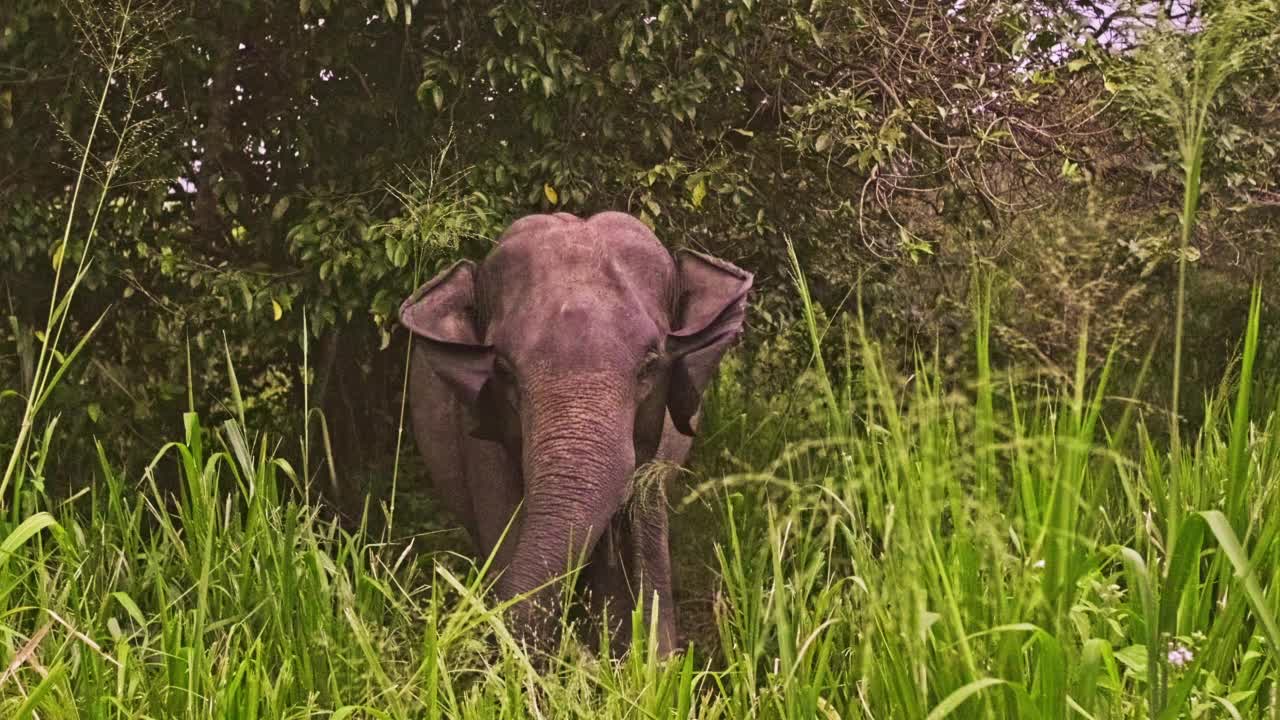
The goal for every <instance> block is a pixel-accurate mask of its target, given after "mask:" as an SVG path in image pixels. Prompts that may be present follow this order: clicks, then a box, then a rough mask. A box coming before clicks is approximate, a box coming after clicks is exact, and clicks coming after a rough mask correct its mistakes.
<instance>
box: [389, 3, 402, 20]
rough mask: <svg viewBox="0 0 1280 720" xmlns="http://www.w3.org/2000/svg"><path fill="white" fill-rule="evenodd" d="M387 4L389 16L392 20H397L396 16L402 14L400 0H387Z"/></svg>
mask: <svg viewBox="0 0 1280 720" xmlns="http://www.w3.org/2000/svg"><path fill="white" fill-rule="evenodd" d="M386 6H387V16H388V17H390V18H391V19H392V20H395V19H396V16H398V15H399V14H400V3H399V1H398V0H387V1H386Z"/></svg>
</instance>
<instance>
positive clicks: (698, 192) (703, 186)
mask: <svg viewBox="0 0 1280 720" xmlns="http://www.w3.org/2000/svg"><path fill="white" fill-rule="evenodd" d="M706 196H707V181H706V180H705V179H704V180H699V181H698V184H697V185H694V186H693V206H694V207H696V208H700V207H702V200H703V198H705V197H706Z"/></svg>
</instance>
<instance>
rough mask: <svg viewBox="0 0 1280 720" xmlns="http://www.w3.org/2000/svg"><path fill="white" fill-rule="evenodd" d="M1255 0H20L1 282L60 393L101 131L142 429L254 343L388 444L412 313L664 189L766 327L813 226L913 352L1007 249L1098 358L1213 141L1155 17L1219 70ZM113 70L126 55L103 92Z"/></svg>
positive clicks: (133, 407)
mask: <svg viewBox="0 0 1280 720" xmlns="http://www.w3.org/2000/svg"><path fill="white" fill-rule="evenodd" d="M1220 5H1225V4H1223V3H1215V2H1203V3H1191V2H1186V1H1183V0H1169V2H1167V3H1164V4H1161V3H1149V2H1132V3H1130V2H1108V3H1101V2H1092V0H1031V1H1028V2H1009V1H1008V0H971V1H967V2H956V1H954V0H910V1H908V2H901V3H898V2H894V3H886V2H879V1H878V0H852V1H849V2H823V1H821V0H774V1H765V0H732V1H730V0H725V1H721V2H712V1H711V0H670V1H660V0H658V1H644V2H622V3H603V2H593V1H591V0H578V1H574V2H561V3H539V2H532V1H530V0H503V1H496V2H457V1H456V0H422V1H420V2H419V1H418V0H366V1H358V2H341V1H338V0H284V1H280V2H264V1H261V0H259V1H256V2H255V1H253V0H235V1H231V2H221V3H197V2H190V1H188V0H174V1H173V2H167V3H161V2H146V1H144V0H111V2H99V1H97V0H84V2H81V3H68V4H60V3H50V2H47V1H45V0H11V2H8V3H6V4H5V6H4V8H3V9H0V288H3V292H4V300H5V303H6V312H5V314H6V315H8V316H9V322H8V323H7V328H6V330H7V332H8V333H10V334H11V340H12V341H13V343H12V345H10V347H15V348H17V349H18V350H17V352H16V353H12V354H0V372H3V373H6V374H10V375H11V376H13V377H15V378H18V379H19V382H17V383H15V385H19V386H21V385H22V382H21V379H22V378H23V377H24V376H25V375H26V374H29V372H30V362H31V361H30V348H31V347H32V340H33V335H32V334H33V332H34V328H36V327H39V322H38V321H39V319H41V318H43V317H44V316H45V315H46V314H47V313H48V311H49V306H48V303H49V297H50V292H49V290H50V287H51V285H52V283H53V278H54V276H55V271H56V270H57V268H58V266H59V264H60V263H62V262H66V259H67V258H72V257H78V256H79V254H80V252H81V251H82V250H83V248H84V247H85V244H86V242H87V241H88V240H89V238H88V237H87V236H86V235H84V234H80V233H75V232H73V233H72V234H71V235H70V237H71V242H70V243H69V244H68V245H67V246H65V247H64V246H63V245H62V242H61V239H62V237H63V232H62V231H63V224H64V223H65V221H66V217H67V210H68V207H69V203H70V202H71V198H70V196H69V187H70V177H71V176H72V175H73V174H74V171H75V169H76V168H77V167H78V165H79V163H80V160H81V158H82V157H84V156H85V155H86V154H87V157H88V165H87V167H88V168H89V170H90V171H91V173H92V177H94V178H96V179H97V180H98V181H99V182H103V181H106V180H107V178H110V182H111V183H112V184H113V185H114V187H112V188H111V190H110V192H109V193H108V194H107V197H108V201H107V202H106V204H105V205H104V206H102V207H101V208H100V210H99V209H95V208H94V207H85V206H81V207H78V208H77V210H76V213H75V216H74V217H75V226H76V227H88V225H89V222H90V217H91V214H92V213H95V212H100V216H99V217H100V224H99V225H98V228H97V234H96V237H94V238H93V240H92V242H93V248H92V251H91V253H90V257H91V258H92V262H91V265H90V269H89V271H88V272H87V274H86V275H85V278H84V280H83V289H82V294H81V296H80V297H79V298H78V299H77V302H76V304H75V306H74V307H72V308H71V310H70V312H71V313H72V315H73V317H74V320H75V323H76V326H77V327H78V328H79V329H80V330H81V331H83V330H84V329H86V328H88V327H89V326H90V325H91V324H92V323H93V322H95V321H96V320H97V319H98V317H99V316H103V317H104V320H103V324H102V326H101V328H100V329H99V330H98V332H97V334H96V337H95V340H94V342H93V344H92V347H91V348H90V349H89V350H88V351H87V353H88V355H87V357H88V360H87V361H86V362H83V363H82V364H81V365H80V366H78V368H77V369H76V371H75V372H76V379H77V381H78V384H79V385H80V386H83V385H86V384H87V385H91V386H92V387H93V388H94V389H95V393H94V394H93V397H92V399H90V398H89V397H88V396H87V395H85V394H83V393H80V392H77V391H76V387H77V384H70V385H67V384H64V388H63V389H61V390H60V391H59V397H58V398H57V400H56V402H57V403H60V405H61V407H62V409H63V410H64V414H65V419H64V422H68V423H74V424H75V425H77V426H80V427H82V428H83V429H85V431H86V432H85V433H83V435H84V436H86V437H88V436H97V437H100V438H103V439H106V440H109V441H110V442H111V443H113V444H114V445H115V446H116V447H118V448H122V449H127V448H128V447H129V446H130V443H131V438H133V437H135V436H138V435H140V434H142V433H143V432H144V429H145V428H146V427H147V424H148V423H149V422H152V421H154V420H155V419H156V418H157V417H159V416H172V414H173V413H176V412H178V411H180V410H181V409H183V408H185V407H187V406H188V405H189V404H193V403H194V404H196V405H200V406H202V407H208V406H215V407H216V406H217V405H218V404H219V403H220V402H221V401H222V398H221V397H220V395H219V393H220V392H221V389H222V388H225V387H226V386H227V385H226V382H225V379H224V376H225V372H226V371H225V367H226V363H225V357H224V347H225V353H226V354H227V355H229V356H230V358H231V361H232V364H233V365H234V366H235V368H236V370H237V373H238V374H239V376H240V382H241V383H242V384H243V385H244V388H245V390H244V393H245V398H246V404H247V406H248V408H249V409H250V411H252V412H261V413H266V414H270V415H278V414H282V413H283V412H284V411H285V409H286V408H287V407H291V406H296V405H297V404H298V403H297V402H296V400H297V398H298V397H299V395H300V394H301V392H302V383H301V382H300V379H301V378H302V374H301V372H300V366H301V365H302V363H303V357H304V352H306V353H307V356H306V357H307V364H308V365H309V368H310V373H311V374H310V376H309V377H310V382H311V385H310V392H311V395H312V399H313V402H314V403H315V404H316V406H318V407H321V408H323V409H324V410H325V413H326V415H327V416H328V417H329V420H330V423H331V424H332V425H333V426H334V435H335V438H336V441H337V446H338V451H339V455H340V457H341V458H343V460H344V461H347V462H351V463H356V464H359V463H365V462H368V461H370V460H372V459H374V458H375V457H377V456H378V454H379V453H383V452H385V451H386V450H387V449H388V448H389V447H391V446H393V444H394V441H395V438H394V427H395V424H396V421H397V419H398V412H399V403H398V393H399V391H400V388H401V383H402V379H403V359H404V353H403V348H404V345H403V342H401V341H398V340H397V338H400V340H403V335H402V334H398V333H401V332H402V331H398V330H397V329H396V326H395V322H394V320H395V318H394V313H395V308H396V307H397V306H398V304H399V302H400V300H401V299H402V298H403V297H404V296H405V295H406V294H407V293H409V292H410V291H411V290H412V289H413V288H414V287H415V285H416V284H417V283H419V282H421V281H422V280H424V279H425V278H426V277H427V276H429V275H430V274H431V273H432V272H434V271H435V270H436V269H437V268H439V267H440V266H442V265H443V264H444V263H446V262H449V261H451V260H452V259H454V258H456V257H458V256H459V255H472V256H476V255H480V254H483V252H485V250H486V248H487V247H488V244H489V243H490V242H491V241H492V240H493V239H494V238H496V237H497V235H498V233H499V232H500V231H501V229H502V228H503V227H504V226H505V225H506V224H507V223H509V222H510V221H511V220H513V219H514V218H516V217H518V216H520V215H523V214H526V213H530V212H538V211H547V210H552V209H555V210H563V211H568V212H573V213H578V214H590V213H592V212H596V211H600V210H605V209H617V210H623V211H627V212H631V213H634V214H636V215H637V216H639V217H640V218H641V219H643V220H644V221H645V222H646V223H648V224H650V225H651V226H653V227H654V229H655V231H656V232H657V234H658V236H659V237H660V238H661V239H662V240H663V241H664V242H666V243H668V244H669V245H671V246H673V247H674V246H690V247H696V248H699V249H704V250H707V251H710V252H713V253H716V254H719V255H721V256H724V257H726V258H728V259H731V260H733V261H734V262H736V263H738V264H740V265H742V266H744V267H748V268H751V269H752V270H753V271H755V272H756V273H757V276H758V278H759V284H760V286H761V288H762V290H761V292H760V293H759V295H758V297H757V298H756V300H755V301H754V302H755V308H756V309H755V310H754V311H753V314H752V319H751V323H752V325H753V329H754V334H755V336H756V337H757V338H763V337H768V336H769V335H770V334H772V333H774V332H775V331H777V330H778V329H779V328H782V327H785V326H786V325H787V324H788V323H789V318H790V317H792V308H793V305H794V300H793V299H792V294H791V293H790V291H789V288H790V279H789V277H788V273H787V272H786V269H785V268H786V257H787V243H788V242H790V243H792V244H793V245H794V247H795V251H796V254H797V256H798V258H799V260H800V263H801V265H802V266H803V268H804V269H805V272H806V274H807V275H808V276H809V281H810V283H811V285H812V286H813V289H814V293H815V297H816V298H817V300H818V301H819V302H820V304H822V305H823V306H824V307H825V308H826V310H827V311H828V312H829V313H836V312H838V311H840V310H841V309H844V310H848V309H850V308H853V307H854V305H855V302H856V301H855V300H854V299H853V295H854V294H855V289H858V288H860V292H858V293H857V295H858V297H859V298H860V301H861V303H862V304H863V306H864V308H865V309H866V311H867V313H868V318H869V321H870V322H871V323H872V324H873V326H874V327H875V328H876V330H877V332H880V333H882V335H883V337H885V338H886V339H888V340H890V341H892V342H896V343H898V344H899V345H900V346H901V347H902V348H903V349H904V353H905V354H906V355H907V356H908V357H909V354H910V350H911V348H912V347H913V346H914V345H916V344H919V345H921V346H924V347H932V346H934V344H935V343H939V342H940V343H941V344H942V346H943V347H945V342H946V339H947V338H951V337H955V333H956V331H957V329H959V328H960V327H962V326H963V325H964V324H965V323H967V322H968V317H969V313H968V310H967V302H968V298H969V286H970V282H971V276H972V271H973V269H974V268H977V267H982V268H987V269H990V270H993V271H995V272H997V273H998V274H999V275H1000V277H1002V278H1004V284H1005V285H1006V286H1007V292H1006V293H1004V294H1003V295H1002V297H1003V298H1004V301H1003V302H1002V303H1001V304H1000V305H999V309H998V317H997V322H998V324H999V325H1000V333H999V337H1000V338H1001V340H1002V347H1003V348H1004V350H1005V351H1007V352H1010V353H1024V354H1028V355H1031V356H1033V357H1035V358H1037V359H1038V360H1039V361H1042V362H1043V364H1044V366H1045V367H1047V368H1053V367H1054V366H1055V365H1056V364H1059V363H1061V362H1062V358H1063V353H1064V352H1065V353H1067V354H1069V353H1070V352H1071V351H1072V350H1073V349H1074V347H1075V343H1076V334H1077V333H1078V331H1079V330H1080V327H1081V323H1082V322H1084V321H1085V320H1086V319H1088V320H1089V322H1090V325H1091V334H1090V338H1091V340H1092V341H1093V343H1094V345H1093V347H1094V349H1095V352H1098V353H1105V352H1106V351H1107V350H1108V349H1109V347H1111V346H1112V344H1114V343H1119V344H1120V346H1121V347H1122V348H1129V349H1137V350H1136V351H1137V352H1140V351H1141V350H1142V349H1145V345H1144V343H1145V342H1146V341H1148V340H1149V339H1150V338H1152V337H1154V336H1155V334H1156V333H1157V331H1158V330H1159V327H1158V326H1159V325H1160V324H1161V322H1163V320H1162V319H1161V315H1160V313H1159V311H1158V309H1159V308H1167V307H1168V303H1169V301H1168V300H1167V298H1168V297H1169V293H1168V292H1167V290H1168V288H1169V285H1170V283H1171V282H1172V277H1173V273H1172V268H1173V265H1174V261H1175V260H1176V259H1177V258H1178V257H1179V253H1180V252H1181V251H1180V250H1179V246H1178V231H1177V219H1176V217H1174V216H1173V215H1172V214H1171V213H1170V212H1169V210H1168V209H1169V208H1170V207H1175V206H1176V205H1177V198H1178V197H1179V195H1180V193H1181V185H1180V165H1179V163H1180V160H1179V154H1178V148H1177V141H1176V138H1174V137H1172V136H1171V135H1170V133H1168V132H1167V131H1166V125H1167V124H1166V122H1165V121H1166V119H1167V118H1164V117H1162V116H1161V112H1160V109H1159V107H1158V106H1153V105H1152V104H1150V103H1144V102H1142V101H1140V100H1135V97H1137V96H1136V95H1135V94H1134V93H1133V92H1132V90H1134V89H1135V88H1134V87H1133V86H1132V81H1133V80H1132V79H1133V78H1134V77H1136V76H1135V75H1133V74H1132V73H1130V72H1127V69H1128V68H1131V66H1132V65H1133V64H1134V63H1135V62H1144V60H1138V59H1136V58H1138V56H1139V55H1141V53H1140V52H1139V51H1140V50H1141V49H1142V48H1143V46H1144V44H1145V42H1146V41H1145V40H1144V38H1145V37H1147V35H1146V34H1145V33H1147V32H1148V30H1147V28H1148V27H1149V26H1150V27H1155V28H1156V32H1159V33H1163V36H1165V37H1172V38H1173V41H1172V42H1171V44H1170V45H1169V48H1168V53H1169V55H1168V57H1166V58H1165V60H1166V61H1167V62H1168V63H1170V65H1171V69H1170V72H1171V73H1176V72H1179V71H1181V70H1182V69H1185V67H1186V66H1185V65H1181V66H1180V65H1179V63H1180V62H1184V61H1186V58H1187V56H1186V55H1185V53H1187V52H1188V50H1187V48H1189V47H1190V45H1191V44H1192V43H1193V42H1194V40H1195V36H1196V34H1197V33H1198V32H1199V31H1200V29H1201V28H1202V27H1204V25H1205V23H1206V22H1211V21H1212V18H1213V17H1214V16H1215V13H1218V12H1220V11H1221V8H1220V7H1219V6H1220ZM1157 6H1159V7H1157ZM1260 17H1262V16H1260ZM1265 17H1266V18H1268V19H1269V20H1268V21H1267V22H1261V23H1259V24H1258V27H1257V28H1256V29H1255V30H1254V31H1251V35H1250V37H1251V38H1252V39H1253V40H1256V41H1257V44H1258V45H1257V46H1258V52H1257V53H1256V54H1255V55H1254V56H1253V57H1252V58H1251V59H1250V60H1249V61H1248V63H1247V64H1246V65H1245V66H1243V67H1241V68H1239V71H1238V72H1235V73H1234V74H1232V75H1231V77H1230V80H1229V81H1228V82H1227V84H1226V86H1225V87H1224V88H1223V90H1222V91H1221V92H1220V93H1219V94H1218V96H1217V97H1218V100H1217V102H1216V104H1215V106H1214V113H1213V119H1212V122H1213V123H1214V132H1213V133H1212V136H1213V137H1214V139H1215V140H1214V144H1213V145H1212V147H1210V148H1209V151H1208V153H1207V156H1206V159H1205V162H1204V167H1205V170H1204V172H1205V179H1204V184H1203V188H1204V199H1203V201H1202V202H1203V207H1204V208H1205V212H1204V213H1203V214H1202V222H1201V224H1200V225H1199V226H1198V228H1197V233H1196V237H1195V242H1194V244H1193V245H1192V246H1191V247H1190V248H1189V250H1188V251H1187V252H1193V253H1194V255H1195V257H1194V258H1191V259H1193V260H1194V261H1195V263H1196V265H1197V267H1198V268H1200V269H1201V275H1200V276H1198V277H1200V278H1202V279H1203V281H1204V282H1203V284H1202V285H1203V286H1197V287H1200V292H1201V296H1202V297H1206V298H1217V297H1226V296H1228V295H1229V296H1230V297H1232V298H1233V300H1232V302H1233V303H1235V304H1233V305H1225V306H1223V307H1224V308H1226V310H1224V311H1223V312H1227V311H1229V309H1230V308H1239V307H1243V305H1244V303H1245V302H1246V301H1247V293H1245V292H1243V291H1242V290H1241V288H1242V287H1243V286H1245V285H1247V283H1249V282H1251V281H1253V280H1254V279H1256V278H1262V277H1265V276H1269V275H1271V276H1273V275H1274V274H1275V271H1276V269H1277V257H1280V256H1278V255H1277V251H1276V243H1277V237H1280V235H1277V224H1278V222H1280V214H1278V213H1277V208H1280V185H1278V184H1277V183H1278V182H1280V172H1278V170H1280V160H1278V159H1277V152H1278V151H1280V139H1278V138H1280V135H1278V134H1277V132H1276V129H1277V126H1278V125H1280V82H1277V77H1276V72H1277V71H1276V68H1277V66H1278V65H1280V64H1278V63H1276V62H1275V60H1276V58H1277V54H1276V49H1277V44H1276V32H1275V27H1274V23H1273V22H1272V21H1273V20H1274V15H1268V16H1265ZM113 48H114V49H115V50H114V51H113ZM1179 53H1183V54H1182V55H1179ZM111 63H124V66H123V69H124V70H125V72H123V73H121V74H120V75H119V77H120V81H119V82H118V83H117V85H116V86H115V87H112V88H110V92H108V93H107V94H106V95H104V96H103V97H102V98H101V103H102V112H98V108H99V103H100V98H99V97H98V96H97V95H96V94H95V93H96V92H97V91H96V88H98V87H100V83H98V82H95V80H96V79H98V78H101V77H103V74H104V72H105V69H104V66H107V65H109V64H111ZM117 69H119V68H117ZM99 119H100V120H101V132H98V133H97V134H96V135H94V136H93V137H94V138H95V139H94V142H93V144H92V146H90V147H85V146H84V143H85V139H86V138H87V137H89V136H90V131H91V128H92V127H93V124H94V123H95V121H98V120H99ZM117 146H118V148H119V150H117V149H116V148H117ZM1211 280H1212V282H1211ZM1223 283H1225V285H1223ZM1222 287H1227V288H1230V290H1229V291H1227V292H1224V291H1222V290H1221V288H1222ZM103 313H105V315H103ZM304 315H305V318H306V325H305V327H306V333H307V335H306V337H305V338H304V336H303V317H304ZM1201 317H1202V318H1203V319H1204V324H1205V327H1206V331H1208V330H1214V331H1216V332H1218V333H1219V334H1218V335H1217V336H1216V337H1219V338H1229V339H1223V340H1220V343H1219V345H1213V343H1212V342H1211V339H1212V337H1215V336H1211V335H1206V336H1205V337H1206V339H1205V341H1204V342H1205V344H1206V347H1210V346H1212V347H1214V348H1217V351H1221V350H1222V346H1221V342H1231V341H1233V340H1234V338H1235V337H1237V336H1238V333H1236V332H1233V331H1230V330H1229V329H1227V328H1224V327H1219V325H1220V323H1219V320H1218V316H1217V315H1214V314H1212V313H1211V312H1210V311H1209V310H1208V309H1206V311H1205V313H1204V314H1203V315H1202V316H1201ZM1153 321H1159V322H1153ZM1237 322H1242V321H1237ZM1217 351H1215V352H1217ZM6 352H7V351H6ZM28 381H29V379H28ZM188 388H191V389H192V390H193V393H194V396H193V397H188ZM206 393H207V394H206ZM104 406H106V407H104ZM6 412H8V410H7V409H6V408H4V407H3V406H2V405H0V417H3V416H4V413H6ZM108 415H109V416H110V417H113V418H119V419H122V420H123V422H120V423H118V424H117V425H115V426H112V427H103V426H102V425H101V424H100V423H99V419H100V418H101V417H104V416H108Z"/></svg>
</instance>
